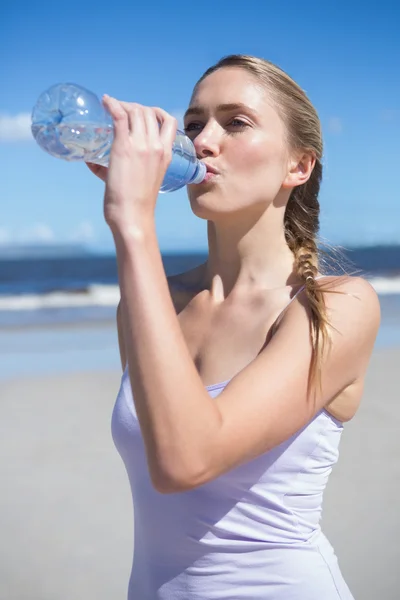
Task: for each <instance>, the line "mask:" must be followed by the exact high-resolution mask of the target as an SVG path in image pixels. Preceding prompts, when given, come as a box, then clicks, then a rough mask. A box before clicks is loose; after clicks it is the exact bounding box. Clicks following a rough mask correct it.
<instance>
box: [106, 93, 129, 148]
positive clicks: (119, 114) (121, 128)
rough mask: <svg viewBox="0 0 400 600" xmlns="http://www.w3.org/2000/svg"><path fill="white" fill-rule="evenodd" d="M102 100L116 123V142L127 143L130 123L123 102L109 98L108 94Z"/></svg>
mask: <svg viewBox="0 0 400 600" xmlns="http://www.w3.org/2000/svg"><path fill="white" fill-rule="evenodd" d="M102 100H103V104H104V106H105V108H106V109H107V110H108V112H109V113H110V115H111V116H112V118H113V121H114V140H115V141H123V142H125V141H126V139H127V137H128V135H129V121H128V115H127V112H126V110H125V109H124V108H123V106H122V105H121V102H119V101H118V100H116V98H112V97H111V96H108V94H104V96H103V99H102Z"/></svg>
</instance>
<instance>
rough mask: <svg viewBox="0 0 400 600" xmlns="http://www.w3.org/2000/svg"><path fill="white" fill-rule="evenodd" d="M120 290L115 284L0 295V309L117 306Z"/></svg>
mask: <svg viewBox="0 0 400 600" xmlns="http://www.w3.org/2000/svg"><path fill="white" fill-rule="evenodd" d="M119 300H120V291H119V287H118V286H117V285H92V286H89V287H88V289H87V290H85V291H84V292H81V293H79V292H51V293H49V294H27V295H23V296H0V310H38V309H46V308H74V307H78V308H79V307H85V306H89V307H90V306H111V307H112V306H115V307H116V306H117V304H118V302H119Z"/></svg>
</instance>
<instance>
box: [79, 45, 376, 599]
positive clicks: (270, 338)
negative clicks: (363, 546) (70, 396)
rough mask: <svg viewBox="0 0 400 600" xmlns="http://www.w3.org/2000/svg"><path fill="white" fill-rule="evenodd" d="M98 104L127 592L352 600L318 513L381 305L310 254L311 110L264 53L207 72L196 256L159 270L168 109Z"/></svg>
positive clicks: (315, 141) (315, 134)
mask: <svg viewBox="0 0 400 600" xmlns="http://www.w3.org/2000/svg"><path fill="white" fill-rule="evenodd" d="M104 104H105V106H106V107H107V109H108V110H109V111H110V113H111V115H112V117H113V119H114V125H115V139H114V143H113V147H112V151H111V157H110V166H109V171H108V174H107V171H106V169H104V168H102V167H96V166H94V165H91V166H90V168H91V170H92V171H93V172H95V173H96V174H97V175H99V176H100V177H102V178H103V179H104V180H105V182H106V190H105V197H104V214H105V219H106V222H107V223H108V225H109V227H110V229H111V232H112V235H113V238H114V241H115V247H116V254H117V263H118V274H119V284H120V289H121V302H120V306H119V310H118V331H119V341H120V350H121V360H122V366H123V369H124V372H123V376H122V384H121V388H120V391H119V394H118V398H117V401H116V405H115V408H114V411H113V417H112V433H113V437H114V441H115V444H116V446H117V448H118V450H119V452H120V454H121V456H122V458H123V460H124V462H125V466H126V469H127V472H128V476H129V479H130V484H131V489H132V495H133V502H134V507H135V513H134V515H135V517H134V518H135V521H134V529H135V549H134V560H133V567H132V573H131V578H130V583H129V600H154V599H156V598H158V599H163V600H164V599H167V598H168V599H172V598H173V599H174V600H194V599H199V600H200V599H201V600H211V599H218V600H222V599H229V600H236V599H246V600H254V599H260V600H261V599H262V600H283V599H285V600H289V599H293V600H303V599H304V600H333V599H339V598H341V599H342V600H348V599H350V598H352V595H351V592H350V591H349V588H348V587H347V585H346V583H345V581H344V580H343V578H342V575H341V573H340V570H339V567H338V563H337V559H336V556H335V554H334V551H333V549H332V547H331V545H330V544H329V542H328V541H327V539H326V538H325V536H324V535H323V533H322V532H321V529H320V525H319V519H320V515H321V503H322V495H323V491H324V488H325V486H326V483H327V479H328V476H329V473H330V471H331V469H332V466H333V465H334V463H335V462H336V461H337V458H338V446H339V440H340V436H341V432H342V429H343V423H344V422H345V421H349V420H350V419H351V418H352V417H353V416H354V414H355V412H356V410H357V407H358V405H359V402H360V398H361V394H362V389H363V382H364V377H365V372H366V369H367V365H368V362H369V359H370V355H371V352H372V348H373V344H374V340H375V337H376V334H377V330H378V327H379V304H378V300H377V296H376V294H375V292H374V290H373V289H372V287H371V286H370V285H369V284H368V283H367V282H366V281H365V280H364V279H362V278H360V277H348V276H343V277H333V276H325V277H322V275H321V272H320V269H319V266H318V251H317V242H316V235H317V231H318V219H319V204H318V191H319V184H320V180H321V175H322V166H321V155H322V141H321V131H320V123H319V119H318V116H317V114H316V112H315V109H314V108H313V106H312V105H311V103H310V102H309V100H308V99H307V97H306V95H305V94H304V92H303V91H302V90H301V89H300V88H299V87H298V86H297V84H296V83H294V82H293V80H292V79H290V78H289V77H288V75H286V74H285V73H284V72H282V71H281V70H280V69H279V68H277V67H276V66H274V65H272V64H271V63H269V62H267V61H264V60H262V59H258V58H255V57H249V56H230V57H227V58H225V59H223V60H221V61H220V62H219V63H218V64H217V65H215V66H214V67H212V68H211V69H209V70H208V71H207V72H206V73H205V74H204V75H203V77H202V78H201V79H200V81H199V82H198V83H197V84H196V86H195V89H194V92H193V96H192V98H191V101H190V106H189V109H188V111H187V113H186V115H185V131H186V133H187V135H188V136H190V138H191V139H192V141H193V143H194V145H195V148H196V152H197V155H198V157H199V159H200V160H202V161H203V162H204V163H205V164H206V165H207V166H208V169H209V171H210V173H213V174H212V175H209V176H208V178H207V180H206V181H205V182H204V183H201V184H199V185H191V186H188V195H189V200H190V204H191V208H192V210H193V212H194V214H195V215H197V216H198V217H200V218H202V219H206V220H207V222H208V239H209V254H208V259H207V261H206V263H205V264H203V265H199V266H198V267H197V268H195V269H193V270H192V271H190V272H188V273H184V274H181V275H179V276H175V277H170V278H167V277H166V276H165V273H164V269H163V264H162V260H161V255H160V250H159V247H158V243H157V237H156V228H155V221H154V209H155V205H156V199H157V194H158V191H159V188H160V185H161V183H162V181H163V178H164V174H165V172H166V169H167V167H168V164H169V162H170V159H171V147H172V143H173V140H174V137H175V132H176V126H177V123H176V120H175V119H174V118H173V117H171V116H170V115H168V114H167V113H166V112H164V111H163V110H161V109H159V108H149V107H144V106H140V105H137V104H130V103H126V102H120V101H117V100H115V99H112V98H109V97H105V98H104ZM157 120H158V121H160V122H161V123H162V126H161V129H159V127H158V124H157Z"/></svg>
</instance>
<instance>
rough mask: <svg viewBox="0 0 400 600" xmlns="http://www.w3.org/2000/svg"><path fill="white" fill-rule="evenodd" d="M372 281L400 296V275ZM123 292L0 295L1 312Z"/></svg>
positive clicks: (105, 299) (78, 303)
mask: <svg viewBox="0 0 400 600" xmlns="http://www.w3.org/2000/svg"><path fill="white" fill-rule="evenodd" d="M369 282H370V283H371V285H372V286H373V288H374V289H375V290H376V292H377V293H378V294H381V295H387V294H400V276H398V277H372V278H370V279H369ZM119 300H120V290H119V287H118V286H117V285H91V286H89V287H88V288H87V290H85V291H83V292H74V291H72V292H51V293H48V294H26V295H19V296H13V295H9V296H0V310H4V311H11V310H12V311H24V310H26V311H28V310H39V309H51V308H55V309H56V308H74V307H76V308H82V307H91V306H93V307H95V306H104V307H107V306H108V307H115V308H116V307H117V304H118V302H119Z"/></svg>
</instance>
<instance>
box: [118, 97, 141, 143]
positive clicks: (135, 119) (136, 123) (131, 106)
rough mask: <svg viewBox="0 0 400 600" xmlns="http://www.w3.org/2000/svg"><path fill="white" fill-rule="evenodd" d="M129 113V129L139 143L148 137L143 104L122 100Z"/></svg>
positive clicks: (123, 106)
mask: <svg viewBox="0 0 400 600" xmlns="http://www.w3.org/2000/svg"><path fill="white" fill-rule="evenodd" d="M120 104H121V106H122V108H124V110H125V111H126V113H127V115H128V122H129V131H130V133H131V135H133V136H134V138H135V141H137V142H138V143H139V144H140V142H143V141H144V140H145V139H146V124H145V120H144V115H143V108H144V107H143V106H142V105H141V104H137V103H135V102H122V101H121V102H120Z"/></svg>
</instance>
